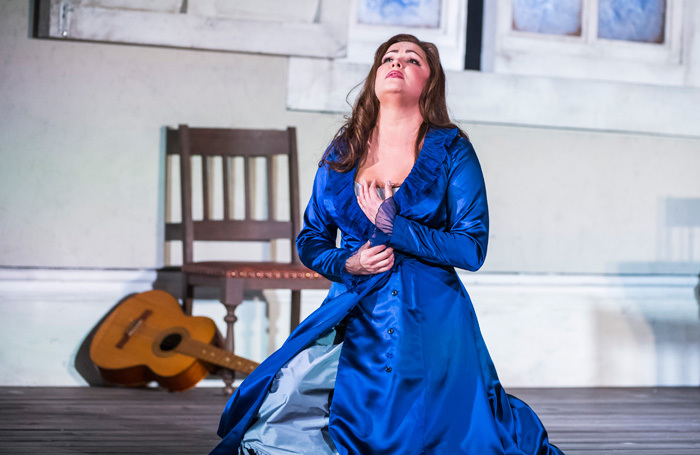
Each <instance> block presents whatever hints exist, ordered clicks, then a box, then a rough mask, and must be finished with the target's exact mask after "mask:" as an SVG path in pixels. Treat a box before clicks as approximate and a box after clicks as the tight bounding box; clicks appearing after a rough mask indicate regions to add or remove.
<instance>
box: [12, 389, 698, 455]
mask: <svg viewBox="0 0 700 455" xmlns="http://www.w3.org/2000/svg"><path fill="white" fill-rule="evenodd" d="M509 392H510V393H511V394H513V395H516V396H518V397H519V398H521V399H522V400H524V401H525V402H527V403H528V404H529V405H530V406H532V407H533V408H534V409H535V411H536V412H537V413H538V415H539V416H540V418H541V419H542V421H543V422H544V424H545V426H546V427H547V429H548V431H549V436H550V440H551V441H552V442H553V443H554V444H556V445H558V446H559V447H560V448H561V449H562V450H563V451H564V452H565V453H566V454H567V455H587V454H590V455H603V454H606V455H607V454H611V455H632V454H634V455H651V454H659V455H691V454H692V455H699V454H700V388H691V387H687V388H588V389H568V388H561V389H512V390H509ZM225 404H226V398H225V397H224V396H223V395H222V393H221V390H220V389H218V388H197V389H194V390H190V391H187V392H182V393H175V394H173V393H168V392H165V391H162V390H159V389H125V388H99V387H0V454H16V455H23V454H36V453H51V454H54V455H68V454H129V455H131V454H172V455H179V454H206V453H208V451H209V450H210V449H211V448H212V447H214V446H215V445H216V443H217V442H218V440H219V438H218V437H217V436H216V434H215V432H216V427H217V425H218V422H219V416H220V414H221V411H222V409H223V407H224V405H225ZM479 455H487V454H479Z"/></svg>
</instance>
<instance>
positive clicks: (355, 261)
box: [345, 242, 394, 275]
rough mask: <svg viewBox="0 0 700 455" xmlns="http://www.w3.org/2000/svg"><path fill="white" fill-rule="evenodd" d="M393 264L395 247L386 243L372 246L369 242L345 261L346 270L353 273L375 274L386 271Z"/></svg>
mask: <svg viewBox="0 0 700 455" xmlns="http://www.w3.org/2000/svg"><path fill="white" fill-rule="evenodd" d="M393 265H394V249H393V248H391V247H387V246H385V245H377V246H373V247H370V246H369V242H367V243H365V244H364V245H362V247H360V249H359V250H357V253H355V254H353V255H352V256H350V257H349V258H348V260H347V261H345V270H347V271H348V272H349V273H352V274H353V275H373V274H375V273H382V272H386V271H387V270H389V269H391V267H393Z"/></svg>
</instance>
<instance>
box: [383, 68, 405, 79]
mask: <svg viewBox="0 0 700 455" xmlns="http://www.w3.org/2000/svg"><path fill="white" fill-rule="evenodd" d="M390 77H398V78H399V79H403V74H401V73H400V72H399V71H395V70H394V71H389V74H387V75H386V78H385V79H388V78H390Z"/></svg>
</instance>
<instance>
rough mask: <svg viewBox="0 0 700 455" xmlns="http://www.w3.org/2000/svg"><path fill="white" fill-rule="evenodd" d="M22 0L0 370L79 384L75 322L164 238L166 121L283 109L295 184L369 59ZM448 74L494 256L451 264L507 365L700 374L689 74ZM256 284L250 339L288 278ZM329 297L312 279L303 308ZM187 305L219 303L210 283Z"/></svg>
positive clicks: (635, 375)
mask: <svg viewBox="0 0 700 455" xmlns="http://www.w3.org/2000/svg"><path fill="white" fill-rule="evenodd" d="M688 3H689V2H687V1H686V4H688ZM33 4H34V2H29V1H25V0H9V1H4V2H0V158H1V161H0V364H2V366H3V368H2V369H1V370H0V385H82V384H84V381H83V379H82V378H81V377H80V375H79V374H78V373H77V371H76V369H75V368H74V361H75V356H76V354H77V352H78V349H79V348H80V345H81V343H82V341H83V339H84V337H85V336H86V335H87V334H88V333H89V332H90V330H91V328H92V327H93V326H94V325H95V323H96V322H97V321H99V319H100V318H101V317H102V316H103V315H104V314H105V313H106V312H107V311H108V310H109V309H110V308H111V307H112V306H113V305H114V304H116V303H117V302H119V301H120V300H121V299H123V298H124V297H126V296H127V295H129V294H131V293H134V292H141V291H145V290H148V289H150V288H151V286H152V283H153V281H154V280H155V276H156V274H155V270H156V269H158V268H159V267H161V266H163V265H164V263H165V258H166V256H168V255H170V256H172V257H175V258H176V257H177V250H176V249H175V250H173V252H172V253H170V250H169V248H166V247H165V246H164V242H163V220H164V217H165V206H166V195H165V189H164V180H165V170H166V164H165V157H164V142H163V140H164V138H163V129H164V128H165V127H166V126H176V125H177V124H180V123H188V124H190V125H192V126H209V127H240V128H286V127H287V126H295V127H296V128H297V136H298V146H299V168H300V187H301V188H300V193H301V203H302V205H304V204H305V203H306V201H307V200H308V197H309V195H310V193H311V186H312V181H313V176H314V173H315V172H316V169H317V163H318V159H319V158H320V156H321V154H322V152H323V150H324V149H325V147H326V145H327V143H328V141H329V140H330V139H331V137H332V136H333V134H334V133H335V131H336V130H337V129H338V127H339V126H340V124H341V123H342V113H343V112H344V111H345V110H346V109H347V107H346V106H345V105H344V103H345V95H346V94H347V91H348V90H349V89H350V88H351V87H352V86H353V85H354V84H356V83H358V82H360V80H358V79H361V78H362V77H363V74H362V73H363V72H364V71H365V70H364V69H363V67H362V65H359V66H357V64H351V63H347V62H345V63H343V62H341V61H331V60H323V59H315V60H312V59H305V58H294V59H290V58H287V57H284V56H280V55H256V54H246V53H234V52H214V51H196V50H184V49H168V48H159V47H147V46H134V45H120V44H105V43H96V42H75V41H70V40H60V41H59V40H40V39H34V38H32V37H31V28H32V20H31V15H32V12H31V8H32V5H33ZM690 4H693V2H690ZM698 10H700V8H695V9H694V10H692V11H695V12H694V13H693V14H696V15H697V14H700V13H698ZM693 17H695V16H693ZM687 37H688V46H689V49H690V50H689V51H687V52H686V53H684V56H685V57H687V58H688V59H690V63H689V65H690V68H695V69H694V71H695V72H694V73H692V74H697V68H698V64H699V63H700V57H699V56H698V55H699V54H700V51H698V48H699V46H698V34H697V33H694V34H692V33H690V34H688V36H687ZM693 46H694V47H693ZM691 51H692V52H691ZM304 55H307V54H304ZM311 55H313V54H311ZM689 80H691V81H695V82H694V83H695V85H697V78H696V77H695V76H693V78H689ZM348 84H349V86H348ZM448 84H449V86H448V92H449V99H448V103H449V105H450V108H451V109H452V111H453V114H454V116H455V118H456V119H458V120H459V124H460V126H461V127H463V128H464V129H465V130H466V131H467V132H468V134H469V135H470V137H471V139H472V141H473V143H474V145H475V148H476V150H477V154H478V155H479V158H480V160H481V164H482V166H483V169H484V174H485V178H486V183H487V190H488V193H489V202H490V213H491V237H490V245H489V255H488V257H487V261H486V264H485V265H484V268H483V270H482V271H480V272H478V273H476V274H467V273H464V274H462V275H461V277H462V279H463V281H464V283H465V285H466V287H467V290H468V291H469V292H470V295H471V296H472V299H473V301H474V305H475V308H476V311H477V313H478V315H479V318H480V322H481V326H482V330H483V332H484V336H485V339H486V342H487V344H488V346H489V349H490V351H491V354H492V356H493V357H494V361H495V363H496V366H497V369H498V371H499V374H500V376H501V379H502V380H503V382H504V384H505V385H506V386H612V385H700V323H699V321H700V319H699V318H698V309H699V307H698V301H697V299H696V297H695V296H694V287H695V286H696V285H697V283H698V273H699V272H700V177H699V175H700V174H699V173H698V170H700V127H699V126H698V125H699V124H698V122H697V120H696V119H697V118H700V102H699V100H700V94H699V92H698V89H697V87H695V88H693V87H690V86H679V85H675V86H673V87H664V86H663V85H658V84H657V85H646V84H644V83H632V84H626V83H622V82H606V81H590V80H588V81H587V80H583V79H576V80H575V79H567V78H563V77H560V78H556V77H545V76H523V75H517V74H489V73H477V72H460V71H450V72H449V73H448ZM170 202H172V201H170ZM214 249H216V248H214ZM280 249H282V248H281V247H280ZM251 251H252V252H253V253H255V254H258V255H260V256H266V255H268V254H271V255H273V256H275V257H280V258H282V257H284V255H283V254H279V255H278V254H276V252H275V251H272V252H269V251H267V250H264V251H258V250H255V249H251ZM256 251H257V253H256ZM175 260H176V259H175ZM264 297H265V299H266V300H267V301H268V304H266V303H265V302H263V301H262V300H257V301H247V302H246V303H245V304H244V305H242V306H241V307H240V308H239V310H238V315H239V318H240V319H239V322H238V323H237V330H238V332H237V339H236V343H237V347H238V353H239V354H242V355H246V356H250V357H252V358H254V359H258V360H259V359H262V358H264V357H265V356H266V355H267V354H268V353H269V352H271V351H272V350H274V349H275V348H276V347H277V346H279V345H280V344H281V343H282V342H283V340H284V338H285V337H286V336H287V334H288V311H289V310H288V304H287V303H288V299H289V296H288V295H287V294H286V293H284V292H268V293H265V295H264ZM322 299H323V292H316V291H314V292H311V291H309V292H305V293H304V294H303V310H302V313H303V314H302V315H306V314H308V313H310V312H311V311H313V310H314V308H316V307H317V306H318V305H319V304H320V302H321V301H322ZM195 312H196V313H198V314H203V315H208V316H210V317H212V318H213V319H214V320H215V321H216V322H217V323H219V324H221V322H222V320H221V319H222V317H223V308H222V305H220V304H219V303H218V302H215V301H198V302H197V304H196V306H195ZM446 349H449V346H446Z"/></svg>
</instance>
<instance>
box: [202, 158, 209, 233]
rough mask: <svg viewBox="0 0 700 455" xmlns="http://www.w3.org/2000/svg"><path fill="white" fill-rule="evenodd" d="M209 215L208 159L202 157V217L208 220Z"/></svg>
mask: <svg viewBox="0 0 700 455" xmlns="http://www.w3.org/2000/svg"><path fill="white" fill-rule="evenodd" d="M209 214H210V212H209V157H207V156H202V216H203V218H204V219H205V220H208V219H209V218H210V216H209Z"/></svg>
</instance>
